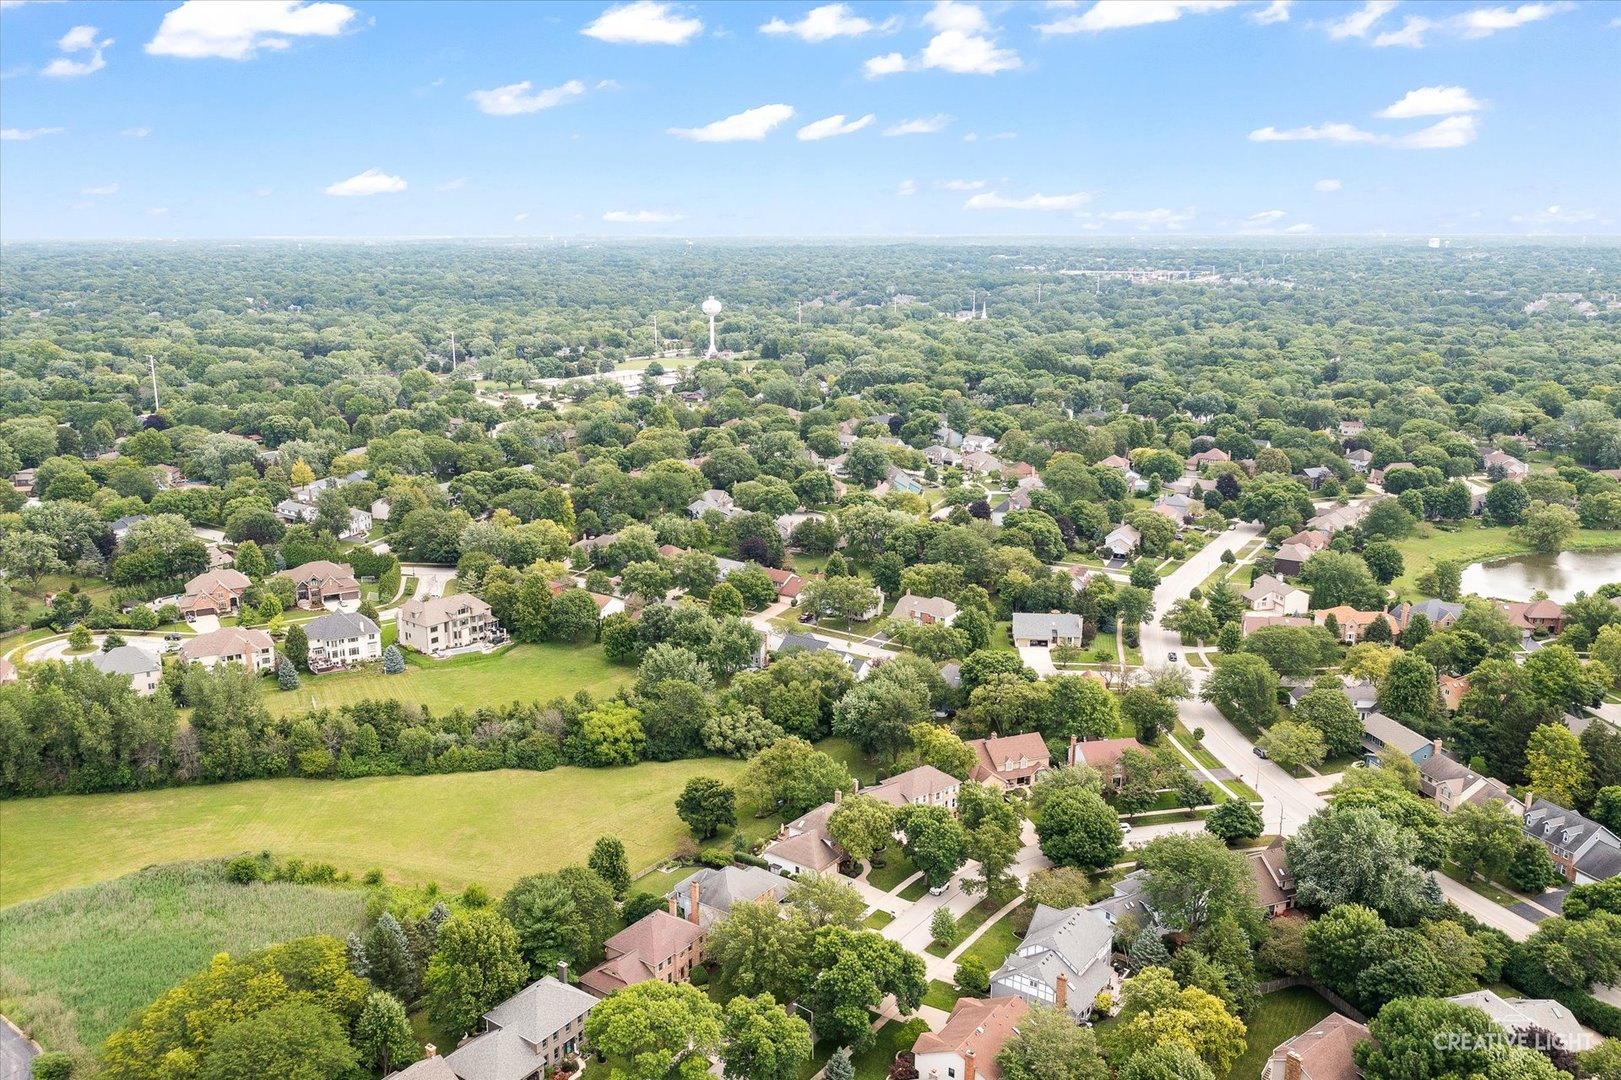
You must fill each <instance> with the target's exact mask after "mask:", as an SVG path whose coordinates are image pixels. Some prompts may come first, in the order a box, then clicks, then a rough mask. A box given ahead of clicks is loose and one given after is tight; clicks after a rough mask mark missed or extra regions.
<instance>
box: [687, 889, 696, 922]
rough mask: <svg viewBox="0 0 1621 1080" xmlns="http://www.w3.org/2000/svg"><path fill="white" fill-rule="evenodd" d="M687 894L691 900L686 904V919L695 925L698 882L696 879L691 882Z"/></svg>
mask: <svg viewBox="0 0 1621 1080" xmlns="http://www.w3.org/2000/svg"><path fill="white" fill-rule="evenodd" d="M688 895H689V896H690V897H691V900H690V901H689V902H688V905H687V921H689V922H690V923H692V925H694V926H697V925H698V883H697V882H696V881H694V882H693V883H692V885H691V887H690V889H689V890H688Z"/></svg>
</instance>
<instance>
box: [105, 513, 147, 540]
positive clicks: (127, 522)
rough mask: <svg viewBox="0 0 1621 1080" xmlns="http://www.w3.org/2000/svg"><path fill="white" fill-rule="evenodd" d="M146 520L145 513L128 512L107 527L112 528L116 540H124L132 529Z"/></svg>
mask: <svg viewBox="0 0 1621 1080" xmlns="http://www.w3.org/2000/svg"><path fill="white" fill-rule="evenodd" d="M145 520H146V515H145V514H127V515H125V516H124V517H121V518H119V519H118V520H117V521H115V522H113V523H112V524H111V525H109V526H107V527H108V528H109V529H111V530H112V532H113V539H114V540H122V539H124V537H126V536H128V535H129V531H130V530H131V529H133V528H134V527H135V526H137V525H139V524H140V523H141V522H143V521H145Z"/></svg>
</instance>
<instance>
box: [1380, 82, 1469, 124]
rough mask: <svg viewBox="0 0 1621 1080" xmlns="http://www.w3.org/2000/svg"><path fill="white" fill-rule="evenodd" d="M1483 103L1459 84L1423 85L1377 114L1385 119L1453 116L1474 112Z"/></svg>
mask: <svg viewBox="0 0 1621 1080" xmlns="http://www.w3.org/2000/svg"><path fill="white" fill-rule="evenodd" d="M1483 108H1485V103H1484V102H1482V101H1477V100H1475V99H1474V98H1472V97H1470V96H1469V91H1467V90H1465V89H1464V88H1463V87H1461V86H1424V87H1420V88H1419V89H1417V90H1409V91H1407V95H1406V96H1405V97H1403V98H1402V99H1401V100H1400V101H1398V102H1396V104H1394V105H1392V106H1390V108H1388V109H1385V110H1384V111H1382V112H1380V113H1379V114H1378V115H1379V116H1382V117H1384V118H1385V119H1387V120H1410V119H1412V118H1413V117H1415V116H1453V115H1455V114H1457V113H1467V112H1475V111H1476V110H1478V109H1483Z"/></svg>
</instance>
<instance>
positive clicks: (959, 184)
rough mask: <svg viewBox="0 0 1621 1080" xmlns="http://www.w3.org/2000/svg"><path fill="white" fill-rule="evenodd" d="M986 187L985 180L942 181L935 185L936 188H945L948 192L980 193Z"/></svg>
mask: <svg viewBox="0 0 1621 1080" xmlns="http://www.w3.org/2000/svg"><path fill="white" fill-rule="evenodd" d="M984 186H985V181H983V180H941V181H940V182H938V183H937V184H935V187H939V188H944V189H946V190H947V191H978V190H979V189H980V188H982V187H984Z"/></svg>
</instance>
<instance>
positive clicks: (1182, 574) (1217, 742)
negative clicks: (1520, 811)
mask: <svg viewBox="0 0 1621 1080" xmlns="http://www.w3.org/2000/svg"><path fill="white" fill-rule="evenodd" d="M1258 535H1260V527H1259V526H1257V525H1241V526H1239V527H1238V528H1237V529H1234V530H1232V531H1230V532H1226V533H1223V534H1222V535H1221V536H1219V537H1217V538H1216V539H1215V540H1214V541H1212V542H1211V543H1210V544H1209V545H1207V546H1206V547H1205V548H1204V549H1203V550H1201V551H1199V552H1198V553H1197V554H1195V555H1194V556H1193V557H1192V558H1190V559H1189V560H1188V561H1187V562H1186V563H1184V564H1183V565H1182V567H1181V568H1180V569H1178V570H1177V571H1176V572H1174V573H1173V574H1171V575H1170V576H1169V577H1167V578H1165V579H1164V580H1163V581H1161V582H1160V585H1159V588H1158V589H1156V590H1155V591H1154V602H1155V605H1154V606H1155V610H1156V611H1158V612H1164V611H1165V610H1167V609H1168V608H1169V607H1170V605H1171V604H1172V603H1173V602H1175V601H1176V600H1179V599H1181V598H1182V597H1184V596H1187V595H1188V592H1189V590H1191V589H1192V588H1193V587H1194V586H1195V585H1198V584H1199V583H1200V582H1202V581H1203V580H1204V579H1205V578H1207V577H1209V576H1210V574H1211V573H1212V572H1214V571H1215V569H1216V566H1217V565H1218V564H1219V562H1220V559H1221V553H1222V551H1224V550H1236V549H1237V548H1239V547H1242V546H1243V545H1244V544H1246V543H1248V542H1249V541H1250V540H1252V539H1254V538H1255V537H1256V536H1258ZM1179 647H1180V643H1179V641H1178V639H1177V636H1176V634H1174V633H1172V632H1171V631H1169V630H1166V629H1165V628H1164V627H1162V626H1160V625H1158V624H1157V623H1155V624H1152V625H1149V626H1145V627H1144V628H1143V634H1142V651H1143V660H1144V662H1145V663H1146V664H1148V665H1149V666H1156V665H1160V664H1163V663H1165V662H1166V654H1167V653H1168V652H1170V651H1171V650H1173V649H1177V648H1179ZM1191 670H1192V671H1193V678H1194V682H1195V683H1196V684H1197V683H1199V682H1202V681H1203V679H1204V674H1205V673H1204V672H1203V671H1202V670H1200V669H1197V668H1195V669H1191ZM1178 711H1179V712H1180V713H1181V716H1182V723H1183V725H1184V726H1185V727H1187V728H1188V730H1190V731H1191V730H1193V729H1194V728H1196V727H1202V728H1204V732H1205V738H1204V745H1205V748H1206V749H1207V750H1209V751H1210V752H1211V753H1212V754H1214V755H1215V756H1216V759H1217V760H1218V761H1220V762H1221V763H1222V764H1223V765H1224V766H1226V767H1227V768H1228V769H1231V770H1232V771H1233V773H1234V775H1236V776H1237V777H1239V778H1240V779H1242V780H1243V781H1244V782H1245V783H1247V784H1249V785H1250V786H1251V787H1253V788H1254V789H1255V790H1256V791H1257V792H1259V793H1260V796H1261V799H1262V801H1263V802H1264V803H1265V806H1264V808H1263V810H1262V812H1261V817H1262V820H1264V821H1265V823H1266V828H1267V830H1268V831H1269V832H1271V831H1276V832H1278V833H1280V834H1282V835H1284V836H1292V835H1294V833H1295V832H1297V831H1298V830H1299V828H1300V826H1301V824H1302V823H1304V822H1305V820H1306V819H1307V818H1309V817H1311V815H1312V814H1314V813H1316V812H1317V811H1318V810H1321V809H1322V808H1323V807H1324V806H1326V805H1327V801H1326V800H1325V799H1324V798H1323V797H1322V796H1321V795H1319V794H1317V793H1316V792H1314V791H1312V790H1311V788H1309V787H1307V786H1306V785H1305V784H1303V783H1301V782H1300V781H1299V780H1297V779H1295V778H1294V777H1293V776H1291V775H1289V774H1288V773H1287V772H1285V771H1284V770H1283V769H1281V768H1279V767H1278V766H1277V765H1275V764H1273V763H1272V762H1270V761H1263V760H1262V759H1260V758H1258V757H1256V756H1255V744H1254V743H1253V742H1251V741H1250V740H1249V738H1248V737H1247V736H1246V735H1245V734H1244V733H1243V732H1241V731H1239V730H1238V728H1237V727H1235V726H1233V724H1232V723H1231V722H1230V721H1229V720H1228V719H1227V718H1226V717H1225V716H1222V715H1221V712H1220V711H1219V710H1217V709H1216V707H1215V706H1213V705H1210V704H1208V703H1206V702H1203V701H1199V700H1197V699H1195V700H1192V701H1184V702H1182V703H1181V704H1180V705H1179V707H1178ZM1136 838H1137V837H1136V833H1135V832H1134V833H1133V835H1132V839H1133V840H1135V839H1136ZM1436 881H1437V882H1438V883H1439V884H1440V886H1441V892H1442V894H1443V895H1444V896H1445V897H1446V898H1447V899H1448V900H1451V901H1452V902H1453V903H1455V904H1457V905H1458V907H1460V908H1462V909H1463V910H1464V911H1467V912H1468V913H1469V914H1471V915H1473V916H1474V917H1475V918H1477V919H1479V920H1480V921H1481V922H1483V923H1485V924H1486V925H1487V926H1491V927H1495V928H1496V929H1498V930H1501V931H1503V932H1504V933H1505V934H1507V935H1508V936H1509V937H1511V938H1514V939H1515V940H1516V941H1524V940H1525V939H1526V938H1527V937H1530V936H1531V933H1532V932H1533V931H1534V930H1535V929H1536V924H1535V923H1533V922H1531V921H1529V920H1527V919H1525V918H1522V917H1521V916H1520V915H1518V914H1516V913H1515V912H1514V911H1512V910H1511V909H1509V908H1505V907H1501V906H1499V905H1497V904H1495V903H1493V902H1492V901H1490V900H1488V899H1486V898H1485V897H1483V896H1481V895H1480V894H1479V893H1476V892H1474V891H1473V890H1471V889H1467V888H1465V887H1464V886H1463V885H1460V884H1459V883H1457V882H1456V881H1453V880H1452V879H1451V878H1449V877H1446V876H1444V875H1440V874H1437V875H1436Z"/></svg>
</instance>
